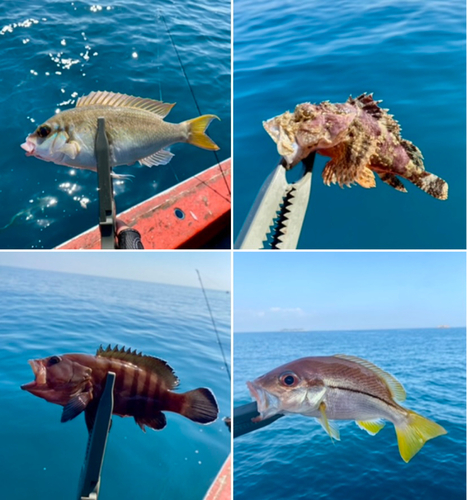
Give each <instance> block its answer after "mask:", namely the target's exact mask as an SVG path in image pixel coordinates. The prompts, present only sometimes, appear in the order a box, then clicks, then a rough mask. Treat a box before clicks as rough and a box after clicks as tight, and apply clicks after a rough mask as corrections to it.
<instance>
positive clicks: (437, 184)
mask: <svg viewBox="0 0 467 500" xmlns="http://www.w3.org/2000/svg"><path fill="white" fill-rule="evenodd" d="M408 179H409V181H410V182H413V183H414V184H415V185H416V186H418V187H419V188H420V189H422V190H423V191H425V193H428V194H429V195H431V196H433V198H437V199H438V200H447V199H448V183H447V182H446V181H444V180H443V179H441V178H440V177H437V176H436V175H434V174H430V173H429V172H422V173H421V174H419V175H417V174H416V175H413V176H411V177H408Z"/></svg>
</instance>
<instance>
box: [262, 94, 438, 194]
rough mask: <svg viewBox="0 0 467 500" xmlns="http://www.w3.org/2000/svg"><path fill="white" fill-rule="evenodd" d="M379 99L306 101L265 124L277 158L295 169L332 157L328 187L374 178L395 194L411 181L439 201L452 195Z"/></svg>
mask: <svg viewBox="0 0 467 500" xmlns="http://www.w3.org/2000/svg"><path fill="white" fill-rule="evenodd" d="M380 102H381V101H375V100H373V96H372V95H371V94H370V95H367V94H362V95H361V96H359V97H357V98H355V99H354V98H352V97H349V99H348V100H347V102H345V103H343V104H333V103H330V102H328V101H325V102H322V103H320V104H311V103H303V104H299V105H297V106H296V108H295V111H294V112H293V113H290V112H289V111H286V112H285V113H283V114H282V115H279V116H276V117H274V118H271V119H270V120H267V121H265V122H263V126H264V128H265V129H266V131H267V132H268V134H269V135H270V136H271V137H272V139H273V140H274V142H275V143H276V144H277V150H278V152H279V154H280V155H281V156H282V157H283V158H284V160H285V162H286V168H292V167H294V166H295V165H297V164H298V163H299V162H300V161H301V160H303V159H304V158H306V157H307V156H308V155H309V154H310V153H312V152H313V151H316V152H318V153H319V154H321V155H323V156H328V157H330V158H331V161H329V162H328V163H327V164H326V166H325V167H324V170H323V181H324V183H325V184H326V185H328V186H329V185H330V184H331V183H332V184H336V183H337V184H339V185H340V186H341V187H342V186H344V185H347V186H350V185H351V184H353V183H357V184H359V185H360V186H362V187H365V188H372V187H375V186H376V182H375V175H374V174H377V175H378V176H379V178H380V179H381V180H382V181H383V182H385V183H386V184H389V185H390V186H392V187H393V188H394V189H397V191H401V192H403V193H405V192H407V190H406V189H405V187H404V185H403V184H402V182H401V181H400V179H399V177H402V178H403V179H407V180H408V181H410V182H412V183H413V184H415V185H416V186H418V187H419V188H420V189H422V190H423V191H425V192H426V193H428V194H429V195H431V196H433V197H434V198H437V199H438V200H446V199H447V197H448V185H447V183H446V182H445V181H444V180H443V179H440V178H439V177H437V176H436V175H434V174H430V173H429V172H427V171H426V170H425V167H424V165H423V156H422V153H421V151H420V150H419V149H418V148H417V146H415V145H414V144H413V143H411V142H410V141H407V140H406V139H403V138H402V137H401V134H400V132H401V128H400V126H399V124H398V123H397V121H396V120H395V119H394V117H393V116H392V115H390V114H389V113H388V110H387V109H383V108H380V107H379V103H380Z"/></svg>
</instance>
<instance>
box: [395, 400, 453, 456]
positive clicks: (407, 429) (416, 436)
mask: <svg viewBox="0 0 467 500" xmlns="http://www.w3.org/2000/svg"><path fill="white" fill-rule="evenodd" d="M407 412H408V416H407V419H406V420H405V421H404V422H403V423H402V424H399V425H396V434H397V443H398V445H399V453H400V454H401V457H402V459H403V460H404V462H406V463H407V462H408V461H409V460H410V459H411V458H412V457H413V456H414V455H415V454H417V453H418V452H419V451H420V449H421V448H422V446H423V445H424V444H425V443H426V442H427V441H428V440H429V439H433V438H435V437H438V436H442V435H443V434H447V431H446V429H444V428H443V427H441V425H438V424H437V423H436V422H432V421H431V420H428V419H427V418H425V417H422V416H421V415H419V414H418V413H415V412H413V411H410V410H407Z"/></svg>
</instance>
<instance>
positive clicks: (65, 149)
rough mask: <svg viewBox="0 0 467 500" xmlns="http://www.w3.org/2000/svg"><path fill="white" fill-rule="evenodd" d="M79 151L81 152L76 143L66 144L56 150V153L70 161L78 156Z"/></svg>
mask: <svg viewBox="0 0 467 500" xmlns="http://www.w3.org/2000/svg"><path fill="white" fill-rule="evenodd" d="M80 150H81V148H80V146H79V144H78V143H77V142H76V141H70V142H66V143H65V144H63V146H61V147H60V148H59V149H58V151H59V152H60V153H63V154H65V155H66V156H68V157H69V158H71V159H72V160H74V159H75V158H76V157H77V156H78V154H79V152H80Z"/></svg>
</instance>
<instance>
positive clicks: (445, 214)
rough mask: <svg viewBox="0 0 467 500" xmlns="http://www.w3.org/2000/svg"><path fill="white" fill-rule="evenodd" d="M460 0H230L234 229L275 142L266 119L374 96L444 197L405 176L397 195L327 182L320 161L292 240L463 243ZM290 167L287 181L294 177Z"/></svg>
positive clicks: (316, 244) (356, 244) (268, 165)
mask: <svg viewBox="0 0 467 500" xmlns="http://www.w3.org/2000/svg"><path fill="white" fill-rule="evenodd" d="M465 77H466V75H465V2H464V1H463V0H452V1H445V0H427V1H424V2H421V1H416V0H410V1H406V0H375V1H371V2H355V1H350V0H336V1H334V2H329V1H325V0H316V1H314V2H312V3H310V2H297V1H291V0H280V1H272V2H271V1H266V0H258V1H255V2H252V1H250V0H236V1H235V2H234V158H235V166H234V182H235V188H234V236H235V238H236V237H237V236H238V233H239V231H240V229H241V227H242V224H243V222H244V220H245V218H246V216H247V214H248V211H249V209H250V207H251V205H252V203H253V201H254V199H255V197H256V195H257V193H258V191H259V189H260V187H261V185H262V183H263V182H264V180H265V179H266V177H267V176H268V174H269V173H270V172H271V171H272V169H273V168H274V167H275V166H276V165H277V163H278V161H279V155H278V153H277V149H276V145H275V144H274V142H273V141H272V140H271V139H270V137H269V135H268V134H267V133H266V132H265V130H264V129H263V126H262V121H263V120H267V119H269V118H272V117H273V116H276V115H279V114H282V113H283V112H285V111H287V110H290V111H293V109H294V108H295V106H296V105H297V104H299V103H302V102H314V103H317V102H321V101H324V100H329V101H331V102H344V101H346V100H347V98H348V97H349V95H352V96H353V97H356V96H358V95H360V94H362V93H364V92H367V93H371V92H373V93H374V98H375V99H382V100H383V103H382V106H383V107H385V108H389V109H390V112H391V113H392V114H393V115H394V116H395V118H396V119H397V120H398V121H399V123H400V125H401V127H402V136H403V137H404V138H405V139H408V140H410V141H412V142H413V143H414V144H415V145H416V146H418V148H420V150H421V151H422V153H423V155H424V158H425V160H424V162H425V167H426V170H428V171H430V172H432V173H434V174H436V175H438V176H440V177H441V178H443V179H445V180H446V181H447V182H448V184H449V199H448V200H447V201H439V200H436V199H434V198H432V197H431V196H429V195H427V194H426V193H424V192H423V191H421V190H420V189H418V188H417V187H416V186H414V185H412V184H411V183H409V182H408V181H405V182H404V184H405V185H406V188H407V190H408V193H406V194H404V193H399V192H397V191H395V190H394V189H393V188H391V187H390V186H388V185H386V184H384V183H383V182H381V181H380V180H379V178H378V179H377V180H376V184H377V186H376V188H375V189H368V190H366V189H364V188H361V187H359V186H353V187H352V188H351V189H349V188H345V189H340V188H339V187H338V186H336V185H334V186H331V187H327V186H325V185H324V184H323V181H322V179H321V172H322V169H323V166H324V164H325V163H326V161H327V159H326V158H325V157H322V156H319V155H318V157H317V160H316V162H315V168H314V176H313V186H312V193H311V197H310V203H309V205H308V210H307V214H306V217H305V221H304V226H303V230H302V234H301V238H300V241H299V248H319V249H341V248H351V249H352V248H357V249H361V248H368V249H372V248H387V249H405V248H407V249H411V248H415V249H425V248H427V249H432V248H433V249H438V248H465V244H466V223H465V222H466V220H465V205H466V196H465V195H466V191H465V188H466V165H465V158H466V150H465V142H466V127H465V116H466V113H465V96H466V91H465ZM300 168H301V167H297V169H295V170H297V172H296V173H293V171H292V173H291V174H292V175H291V178H292V179H296V178H297V177H298V176H299V175H298V170H299V169H300Z"/></svg>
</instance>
